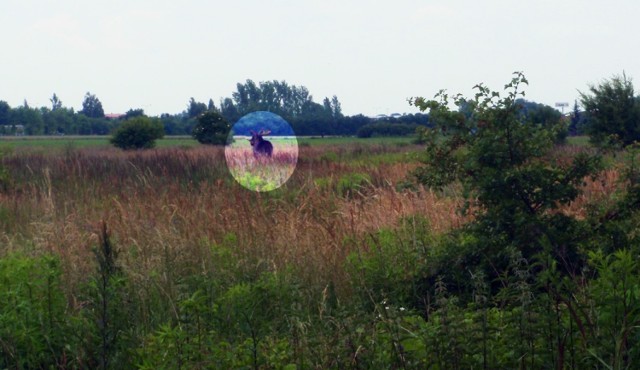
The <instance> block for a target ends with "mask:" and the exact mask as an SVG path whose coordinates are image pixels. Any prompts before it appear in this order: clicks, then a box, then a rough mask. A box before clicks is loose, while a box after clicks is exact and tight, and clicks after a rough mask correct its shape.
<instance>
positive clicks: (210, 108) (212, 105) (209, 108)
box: [207, 99, 218, 110]
mask: <svg viewBox="0 0 640 370" xmlns="http://www.w3.org/2000/svg"><path fill="white" fill-rule="evenodd" d="M207 110H218V109H217V108H216V105H215V104H213V99H209V104H207Z"/></svg>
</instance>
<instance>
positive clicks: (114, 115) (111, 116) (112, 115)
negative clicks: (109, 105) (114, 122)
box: [104, 113, 125, 119]
mask: <svg viewBox="0 0 640 370" xmlns="http://www.w3.org/2000/svg"><path fill="white" fill-rule="evenodd" d="M124 116H125V114H123V113H107V114H105V115H104V118H106V119H118V118H122V117H124Z"/></svg>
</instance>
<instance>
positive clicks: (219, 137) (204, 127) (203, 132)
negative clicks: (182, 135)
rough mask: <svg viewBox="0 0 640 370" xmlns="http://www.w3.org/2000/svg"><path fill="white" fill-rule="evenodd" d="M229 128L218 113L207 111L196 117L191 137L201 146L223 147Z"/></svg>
mask: <svg viewBox="0 0 640 370" xmlns="http://www.w3.org/2000/svg"><path fill="white" fill-rule="evenodd" d="M230 130H231V126H230V125H229V122H227V120H226V119H224V117H222V115H221V114H220V113H218V112H215V111H207V112H205V113H202V114H201V115H199V116H198V123H197V124H196V126H195V127H194V128H193V131H192V133H191V135H192V136H193V138H194V139H196V140H198V142H200V143H201V144H209V145H225V144H226V143H227V137H228V136H229V131H230Z"/></svg>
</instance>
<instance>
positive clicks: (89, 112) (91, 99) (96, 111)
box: [79, 92, 104, 118]
mask: <svg viewBox="0 0 640 370" xmlns="http://www.w3.org/2000/svg"><path fill="white" fill-rule="evenodd" d="M79 113H82V114H84V115H85V116H87V117H89V118H104V109H102V103H101V102H100V99H98V98H97V97H96V96H95V95H93V94H91V93H90V92H87V93H86V94H85V96H84V100H83V101H82V110H81V111H80V112H79Z"/></svg>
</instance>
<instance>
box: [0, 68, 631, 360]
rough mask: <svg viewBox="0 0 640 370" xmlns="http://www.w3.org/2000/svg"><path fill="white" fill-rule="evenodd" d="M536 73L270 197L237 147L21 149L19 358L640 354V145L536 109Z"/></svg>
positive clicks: (0, 192)
mask: <svg viewBox="0 0 640 370" xmlns="http://www.w3.org/2000/svg"><path fill="white" fill-rule="evenodd" d="M525 83H526V80H525V79H524V77H523V76H521V75H519V74H518V75H516V76H515V77H514V80H513V81H512V82H511V84H508V85H507V91H506V93H505V94H504V95H502V98H499V97H498V96H496V95H495V94H493V93H492V92H491V91H490V90H488V89H487V88H485V87H484V86H482V85H479V86H478V90H479V91H478V95H476V98H475V99H474V100H464V99H461V98H460V97H455V102H454V103H455V104H458V105H461V106H464V107H467V108H469V107H471V111H470V114H468V115H462V114H461V113H460V111H455V110H451V108H450V107H451V104H449V102H448V101H447V96H446V95H440V96H439V98H440V99H441V100H425V99H416V100H414V101H413V103H414V104H415V105H416V106H418V107H420V108H421V109H430V114H431V117H432V118H433V119H434V120H435V122H437V123H438V126H436V128H435V129H433V130H431V131H429V130H423V131H422V132H421V136H422V137H421V138H420V139H421V140H420V141H421V142H423V143H426V144H422V145H417V144H412V143H411V140H412V139H402V140H400V141H398V140H394V141H384V139H377V140H378V141H363V140H358V139H351V140H352V141H351V142H347V143H345V142H343V141H345V140H347V139H340V140H339V141H340V142H339V143H338V142H334V143H331V142H329V141H328V140H331V139H311V140H309V141H302V143H301V145H300V147H299V153H298V154H299V157H298V162H297V167H296V169H295V171H294V173H293V175H292V176H291V178H290V179H289V180H288V181H287V182H286V183H285V184H284V185H283V186H282V187H280V188H278V189H276V190H274V191H270V192H255V191H250V190H247V189H245V188H244V187H243V186H241V185H240V184H239V183H238V182H236V181H235V180H234V178H233V177H232V175H231V174H230V173H229V171H228V169H227V166H226V160H225V149H224V148H223V147H212V146H204V145H198V146H195V147H180V146H179V147H175V146H174V147H162V145H159V147H158V148H156V149H151V150H145V151H120V150H117V149H115V148H109V147H104V146H95V147H81V146H73V145H68V146H66V147H64V148H61V150H48V149H47V148H42V149H41V150H38V149H34V148H21V147H14V148H12V149H10V150H9V149H7V150H5V151H4V152H3V155H2V160H1V162H0V163H1V167H0V185H1V187H0V230H1V234H0V282H1V284H0V368H141V369H176V368H179V369H204V368H210V369H227V368H252V369H304V368H347V369H364V368H371V369H373V368H375V369H379V368H390V369H397V368H407V369H409V368H415V369H425V368H430V369H469V368H485V369H488V368H522V369H524V368H558V369H563V368H571V369H585V368H607V369H623V368H632V367H633V366H634V364H637V363H639V362H640V352H639V348H640V332H639V331H638V327H639V326H640V288H639V287H640V264H639V263H638V259H637V256H638V254H639V253H640V234H639V233H638V230H640V227H639V226H640V214H639V213H638V209H640V201H639V200H640V176H639V173H640V171H639V170H638V160H639V159H640V158H639V153H638V149H637V147H636V146H635V145H628V146H627V147H626V148H625V149H616V150H615V151H609V152H603V151H601V150H600V149H597V148H595V147H592V146H589V145H588V144H587V143H585V142H584V140H580V139H578V140H575V139H570V140H569V141H568V143H564V144H560V143H559V142H558V140H557V132H558V131H557V126H556V125H555V124H549V125H535V126H534V125H526V124H522V122H520V121H518V116H517V110H516V109H515V108H514V105H513V103H514V101H516V99H517V98H518V96H519V94H520V90H519V88H520V86H521V85H522V84H525ZM161 142H162V140H160V141H159V143H161ZM316 143H317V144H316Z"/></svg>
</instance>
